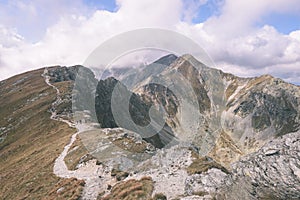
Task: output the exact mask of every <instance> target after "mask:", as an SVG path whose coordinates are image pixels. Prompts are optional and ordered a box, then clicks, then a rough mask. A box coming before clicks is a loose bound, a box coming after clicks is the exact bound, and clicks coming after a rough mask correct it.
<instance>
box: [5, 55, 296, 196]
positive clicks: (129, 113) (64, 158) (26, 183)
mask: <svg viewBox="0 0 300 200" xmlns="http://www.w3.org/2000/svg"><path fill="white" fill-rule="evenodd" d="M95 74H96V73H94V71H93V70H92V69H89V68H86V67H84V66H80V65H77V66H71V67H61V66H52V67H47V68H42V69H39V70H35V71H30V72H27V73H24V74H20V75H17V76H14V77H11V78H9V79H7V80H4V81H1V82H0V94H1V98H0V103H1V104H0V116H1V118H0V131H1V132H0V155H1V156H0V163H1V164H0V171H1V174H0V182H1V183H4V184H3V187H1V188H0V199H156V200H158V199H185V200H188V199H299V198H300V192H299V191H300V153H299V152H300V87H299V86H296V85H293V84H290V83H287V82H284V81H283V80H281V79H279V78H274V77H272V76H270V75H262V76H259V77H253V78H241V77H237V76H235V75H233V74H229V73H224V72H222V71H221V70H218V69H215V68H211V67H209V66H206V65H205V64H203V63H201V61H199V60H197V59H195V58H194V57H193V56H192V55H188V54H186V55H182V56H180V57H177V56H176V55H173V54H170V55H166V56H164V57H162V58H159V59H158V60H156V61H155V62H153V63H151V64H149V65H143V66H139V67H138V68H134V67H126V68H110V69H104V70H102V73H101V77H100V78H99V77H98V78H96V76H95ZM70 138H71V141H70Z"/></svg>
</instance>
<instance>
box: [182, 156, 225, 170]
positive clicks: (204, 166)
mask: <svg viewBox="0 0 300 200" xmlns="http://www.w3.org/2000/svg"><path fill="white" fill-rule="evenodd" d="M192 156H193V157H194V160H193V163H192V164H191V165H190V166H188V168H187V172H188V174H190V175H191V174H201V173H203V172H207V171H208V170H209V169H212V168H217V169H220V170H222V171H223V172H224V173H229V171H228V170H227V169H226V168H225V167H223V166H222V165H221V164H219V163H217V162H216V161H214V160H213V159H211V158H209V157H206V156H205V157H199V155H198V154H197V153H195V152H192Z"/></svg>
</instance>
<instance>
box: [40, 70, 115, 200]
mask: <svg viewBox="0 0 300 200" xmlns="http://www.w3.org/2000/svg"><path fill="white" fill-rule="evenodd" d="M47 73H48V70H47V68H46V69H45V71H44V73H43V75H42V76H43V77H44V78H45V82H46V83H47V84H48V85H49V86H51V87H52V88H54V89H55V90H56V93H57V99H56V100H55V101H54V102H53V103H52V109H51V112H52V115H51V119H53V120H57V121H61V122H65V123H67V124H68V125H69V127H72V128H76V129H77V132H76V133H75V134H73V135H72V137H71V140H70V142H69V143H68V144H67V145H66V146H65V147H64V150H63V151H62V152H61V154H60V155H59V156H58V158H57V159H56V160H55V163H54V168H53V172H54V174H55V175H56V176H58V177H60V178H77V179H79V180H84V181H85V187H84V190H83V194H82V199H83V200H93V199H97V196H98V194H99V192H100V191H103V190H106V188H107V183H108V182H111V181H112V179H111V175H110V172H109V171H107V169H105V168H104V167H103V166H102V165H96V160H90V161H88V162H86V163H85V165H83V166H81V167H80V168H78V169H76V170H69V169H68V167H67V165H66V163H65V161H64V159H65V157H66V155H67V154H68V151H69V149H70V147H71V146H72V144H73V143H74V142H75V140H76V137H77V136H78V135H79V134H80V133H81V132H83V131H87V130H89V129H90V127H87V126H80V127H78V126H77V127H76V126H75V124H74V123H72V122H70V121H68V120H65V119H62V118H60V117H59V116H58V115H57V113H56V111H55V105H58V104H59V103H60V102H61V101H62V99H61V97H60V91H59V89H58V88H57V87H55V86H54V85H52V84H51V83H50V81H49V80H50V77H49V76H48V75H47Z"/></svg>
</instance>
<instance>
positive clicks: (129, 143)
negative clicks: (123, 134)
mask: <svg viewBox="0 0 300 200" xmlns="http://www.w3.org/2000/svg"><path fill="white" fill-rule="evenodd" d="M111 141H112V143H113V144H114V145H116V146H118V147H120V148H121V149H124V150H127V151H129V152H133V153H143V152H145V150H147V143H146V142H145V141H142V142H141V143H136V142H135V141H134V140H133V139H132V138H118V139H115V140H113V139H111Z"/></svg>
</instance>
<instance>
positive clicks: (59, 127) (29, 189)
mask: <svg viewBox="0 0 300 200" xmlns="http://www.w3.org/2000/svg"><path fill="white" fill-rule="evenodd" d="M42 73H43V69H40V70H36V71H33V72H28V73H25V74H21V75H18V76H15V77H12V78H10V79H8V80H6V81H4V82H1V84H0V93H1V98H0V116H1V117H0V127H8V126H9V125H10V124H11V126H12V129H11V130H10V131H9V132H8V136H7V138H6V139H5V140H4V142H2V143H0V182H1V187H0V194H1V195H0V199H8V200H11V199H43V198H44V199H45V198H46V199H47V198H48V194H50V193H51V191H54V190H55V189H56V188H57V185H56V184H59V182H60V181H62V180H63V179H61V178H58V177H56V176H55V175H54V174H53V165H54V160H55V159H56V158H57V157H58V155H59V154H60V153H61V151H62V150H63V147H64V146H65V145H66V144H67V143H68V142H69V140H70V136H71V135H72V134H73V133H74V132H75V130H74V129H70V128H69V127H68V125H67V124H65V123H62V122H58V121H54V120H50V113H49V112H48V110H49V109H50V106H51V103H52V102H53V101H54V100H55V98H56V91H55V90H54V89H53V88H51V87H49V86H48V85H47V84H46V83H45V82H44V78H43V77H41V74H42ZM24 77H28V78H27V79H25V80H24V81H22V82H19V83H17V84H15V86H14V85H13V84H14V83H16V82H17V81H18V80H22V79H23V78H24ZM39 94H44V95H43V96H40V97H38V95H39ZM35 97H38V98H37V99H36V100H35V101H33V102H30V101H28V100H30V99H33V98H35ZM22 119H23V120H22ZM79 183H80V181H77V180H73V181H72V184H71V185H72V187H68V188H67V189H66V190H65V195H68V194H70V196H72V195H71V194H75V193H78V191H80V190H81V189H82V186H81V185H80V184H79ZM73 186H74V187H73ZM75 186H76V187H75ZM77 186H78V187H77ZM53 195H54V196H55V194H54V193H52V196H53ZM53 198H54V197H53Z"/></svg>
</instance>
